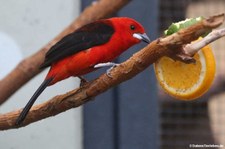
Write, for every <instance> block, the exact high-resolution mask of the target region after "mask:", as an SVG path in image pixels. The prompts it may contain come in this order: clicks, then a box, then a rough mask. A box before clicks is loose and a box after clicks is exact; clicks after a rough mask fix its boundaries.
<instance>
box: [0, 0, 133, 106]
mask: <svg viewBox="0 0 225 149" xmlns="http://www.w3.org/2000/svg"><path fill="white" fill-rule="evenodd" d="M129 1H130V0H113V1H112V0H99V1H95V2H94V3H93V4H92V5H91V6H89V7H87V8H86V9H85V10H84V11H83V12H82V14H81V15H80V16H79V17H78V18H77V19H76V20H74V21H73V22H72V23H71V24H70V25H69V26H68V27H67V28H65V29H64V30H63V31H62V32H61V33H60V34H59V35H58V36H56V37H55V38H54V39H53V40H52V41H50V42H49V43H48V44H47V45H45V46H44V47H43V48H41V49H40V50H39V51H38V52H37V53H35V54H34V55H32V56H30V57H28V58H26V59H24V60H23V61H21V62H20V63H19V64H18V65H17V67H16V68H15V69H14V70H13V71H12V72H10V73H9V74H8V75H7V76H6V77H5V78H4V79H2V80H0V88H1V90H0V105H1V104H2V103H4V102H5V101H6V100H7V99H8V98H9V97H10V96H11V95H12V94H14V93H15V92H16V91H17V90H18V89H19V88H20V87H22V86H23V85H24V84H25V83H27V82H28V81H29V80H30V79H32V78H33V77H34V76H36V75H37V74H38V73H40V72H41V70H39V66H40V65H41V64H42V63H43V61H44V57H45V53H46V52H47V51H48V50H49V49H50V48H51V47H52V46H53V45H54V44H55V43H56V42H58V41H59V40H60V39H62V38H63V37H64V36H65V35H67V34H69V33H71V32H73V31H74V30H76V29H77V28H79V27H81V26H83V25H85V24H87V23H90V22H93V21H95V20H98V19H102V18H106V17H109V16H110V15H112V14H114V13H116V12H117V11H118V10H120V9H121V8H122V7H123V6H125V5H126V4H127V3H128V2H129Z"/></svg>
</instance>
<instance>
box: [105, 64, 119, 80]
mask: <svg viewBox="0 0 225 149" xmlns="http://www.w3.org/2000/svg"><path fill="white" fill-rule="evenodd" d="M117 66H119V64H116V63H114V65H112V67H110V68H109V69H108V70H107V71H106V75H107V76H108V77H109V78H112V75H111V70H112V69H113V68H115V67H117Z"/></svg>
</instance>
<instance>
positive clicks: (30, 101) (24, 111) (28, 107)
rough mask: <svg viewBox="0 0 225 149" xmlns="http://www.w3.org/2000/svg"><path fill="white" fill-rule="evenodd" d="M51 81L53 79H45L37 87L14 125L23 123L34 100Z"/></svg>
mask: <svg viewBox="0 0 225 149" xmlns="http://www.w3.org/2000/svg"><path fill="white" fill-rule="evenodd" d="M52 80H53V78H49V79H46V80H44V82H43V83H42V84H41V85H40V86H39V88H38V89H37V90H36V92H35V93H34V95H33V96H32V97H31V99H30V100H29V102H28V103H27V105H26V106H25V107H24V108H23V111H22V112H21V113H20V115H19V117H18V118H17V120H16V125H20V124H21V123H22V122H23V120H24V119H25V118H26V116H27V114H28V112H29V110H30V108H31V107H32V105H33V104H34V102H35V101H36V99H37V98H38V97H39V95H40V94H41V93H42V92H43V91H44V90H45V88H46V87H47V86H48V85H49V84H50V83H51V81H52Z"/></svg>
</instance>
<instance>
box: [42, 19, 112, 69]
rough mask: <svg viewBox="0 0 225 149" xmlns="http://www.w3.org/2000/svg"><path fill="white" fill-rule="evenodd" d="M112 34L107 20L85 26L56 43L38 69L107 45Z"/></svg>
mask: <svg viewBox="0 0 225 149" xmlns="http://www.w3.org/2000/svg"><path fill="white" fill-rule="evenodd" d="M113 33H114V28H113V27H112V25H111V23H110V22H109V21H107V20H105V21H97V22H94V23H90V24H87V25H85V26H83V27H81V28H80V29H78V30H76V31H75V32H73V33H71V34H69V35H67V36H65V37H64V38H62V39H61V40H60V41H59V42H57V43H56V44H55V45H54V46H52V47H51V49H50V50H49V51H48V52H47V53H46V55H45V61H44V63H43V64H42V65H41V66H40V68H45V67H48V66H50V65H51V64H52V63H55V62H57V61H59V60H61V59H63V58H65V57H67V56H70V55H72V54H75V53H78V52H80V51H82V50H86V49H88V48H91V47H93V46H97V45H101V44H104V43H107V42H108V41H109V40H110V38H111V36H112V35H113Z"/></svg>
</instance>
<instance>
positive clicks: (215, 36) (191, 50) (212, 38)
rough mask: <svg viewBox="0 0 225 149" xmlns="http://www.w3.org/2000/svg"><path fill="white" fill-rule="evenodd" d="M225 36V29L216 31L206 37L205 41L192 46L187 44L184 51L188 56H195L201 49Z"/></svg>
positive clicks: (202, 40)
mask: <svg viewBox="0 0 225 149" xmlns="http://www.w3.org/2000/svg"><path fill="white" fill-rule="evenodd" d="M223 36H225V28H222V29H218V30H214V31H212V32H211V33H209V34H208V35H207V36H206V37H204V38H203V39H201V40H199V41H196V42H194V43H191V44H187V45H186V46H185V47H184V51H185V53H186V54H188V55H191V56H193V55H194V54H195V53H197V52H198V51H199V50H200V49H201V48H203V47H204V46H206V45H208V44H210V43H211V42H213V41H215V40H217V39H219V38H221V37H223Z"/></svg>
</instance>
